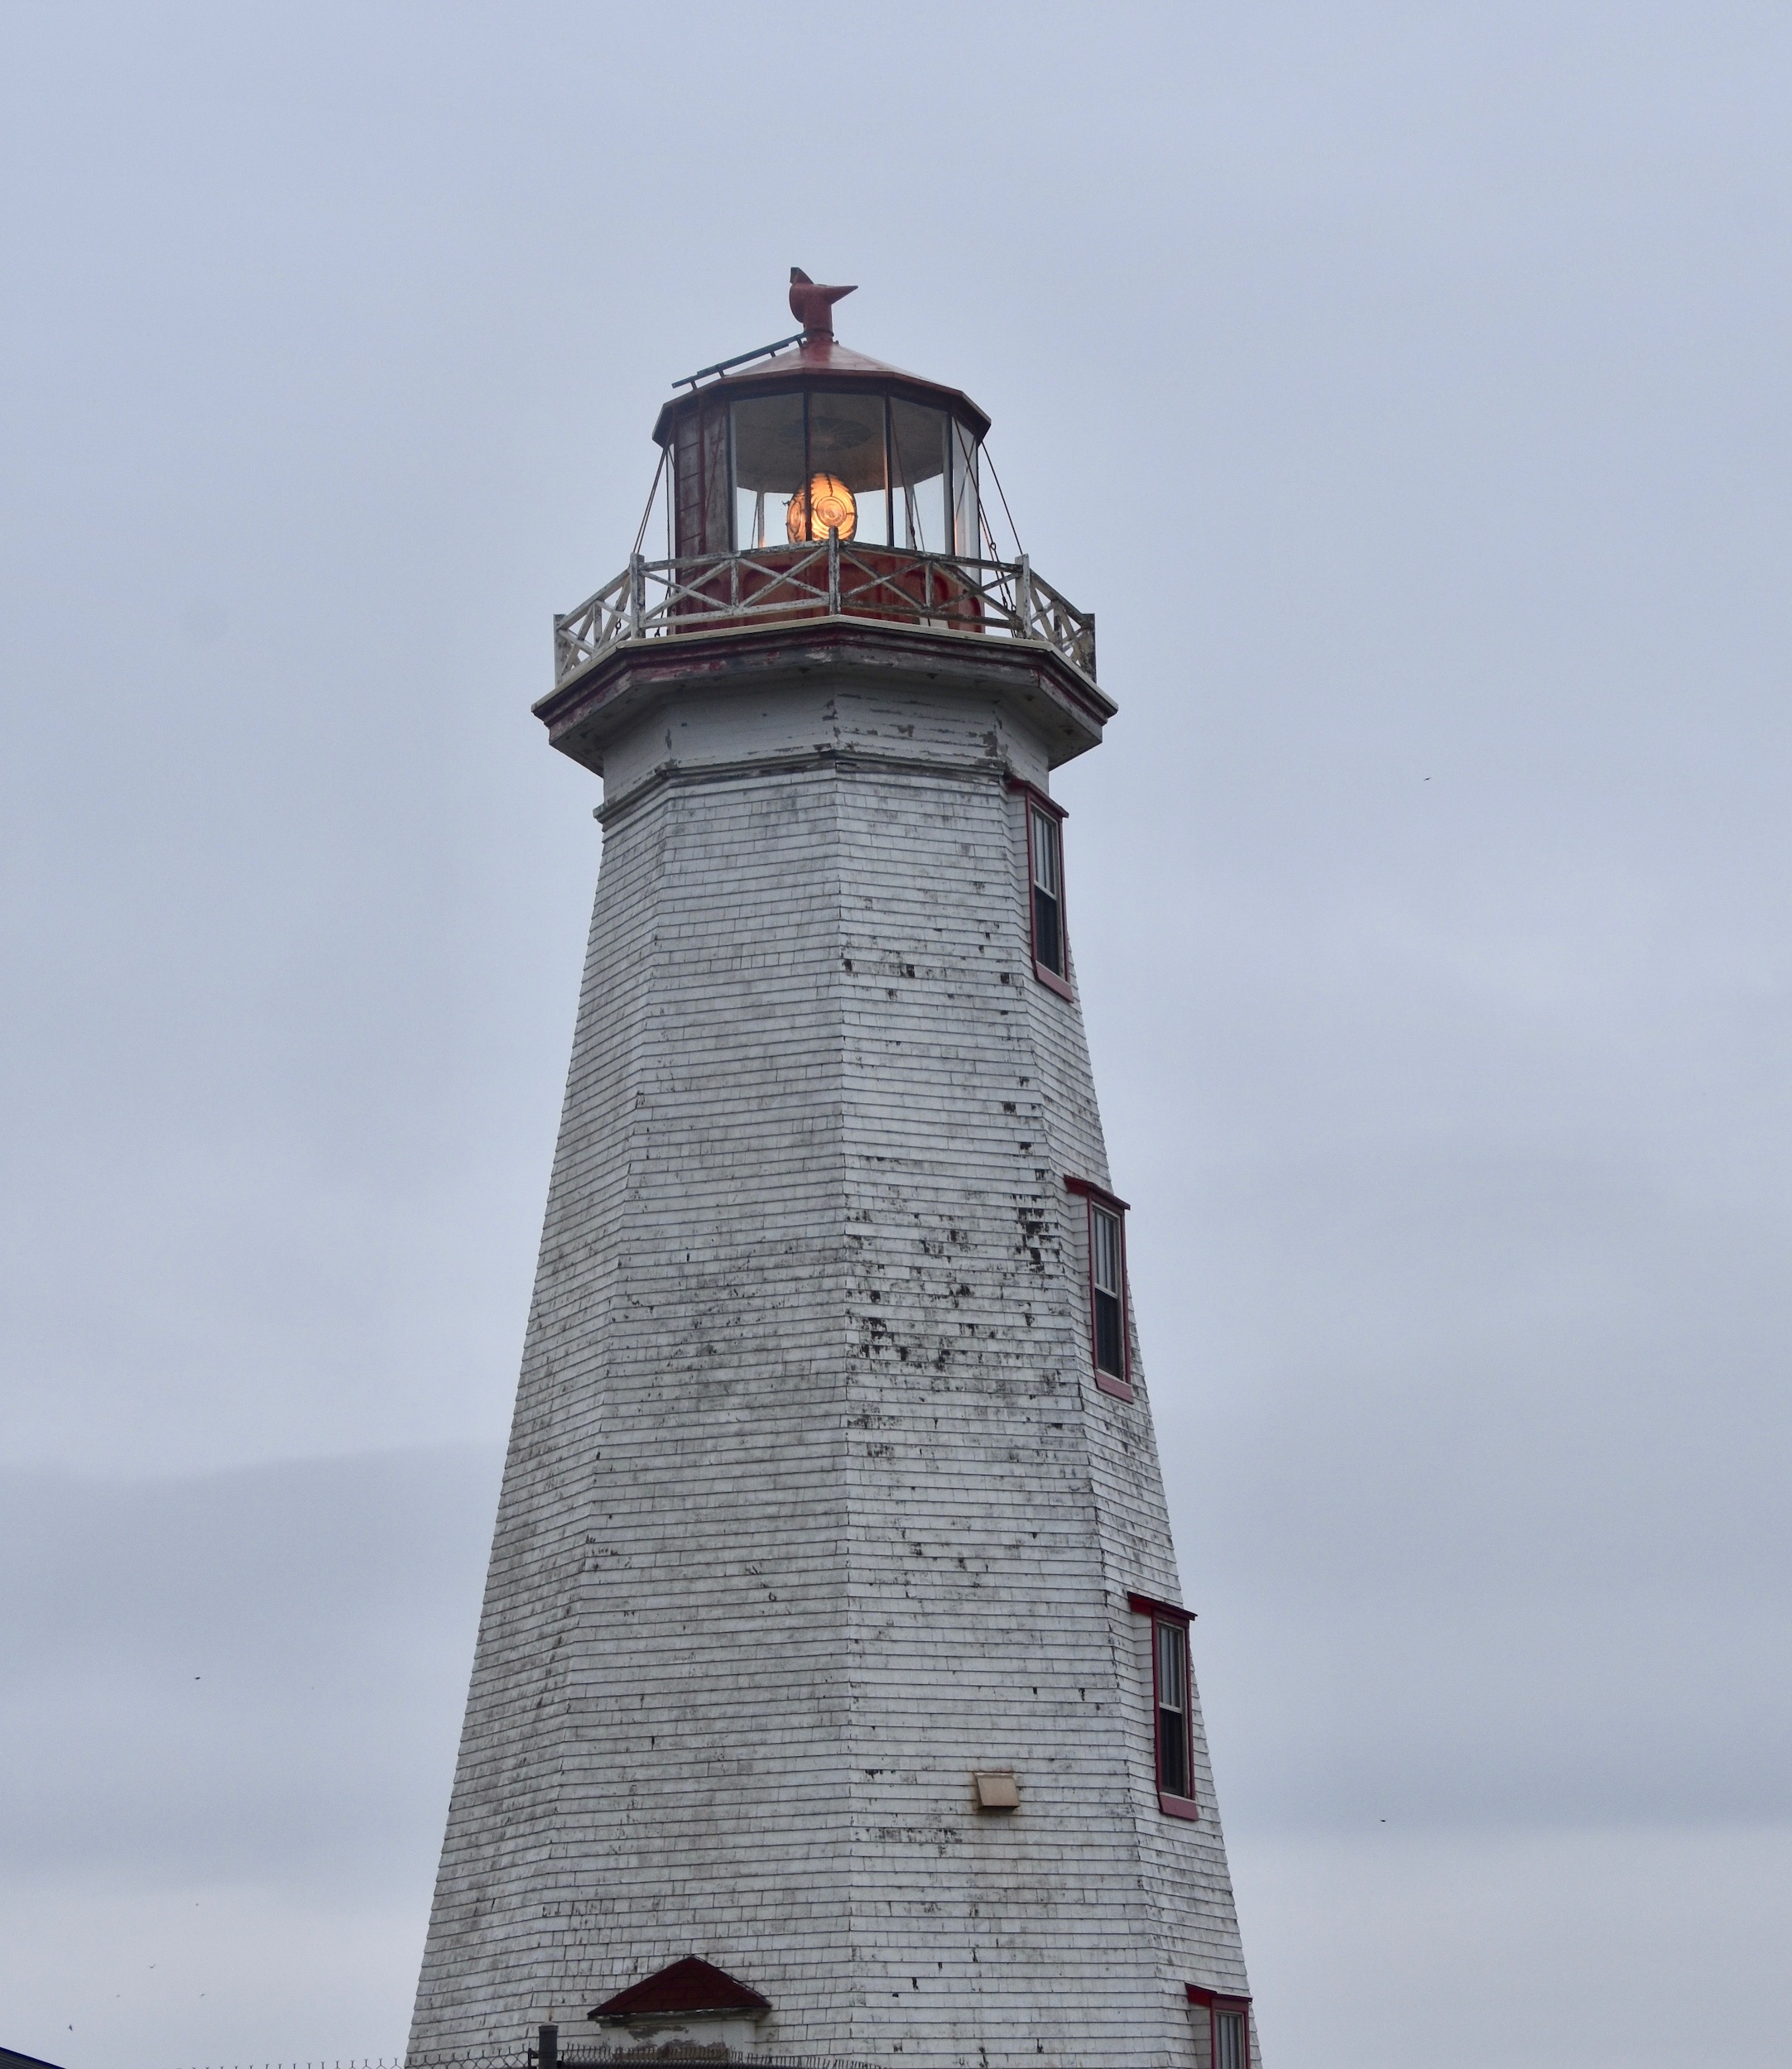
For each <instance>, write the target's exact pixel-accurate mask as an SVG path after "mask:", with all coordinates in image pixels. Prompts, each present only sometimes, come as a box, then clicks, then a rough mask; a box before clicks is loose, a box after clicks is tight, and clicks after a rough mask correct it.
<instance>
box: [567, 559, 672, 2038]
mask: <svg viewBox="0 0 1792 2069" xmlns="http://www.w3.org/2000/svg"><path fill="white" fill-rule="evenodd" d="M646 608H647V564H646V561H645V560H643V559H641V555H640V554H638V553H632V554H630V555H629V556H628V636H629V637H630V638H631V639H632V640H638V639H639V638H640V637H641V619H642V617H644V616H645V615H646ZM545 2030H546V2028H543V2031H544V2032H545ZM555 2030H556V2032H557V2031H558V2030H559V2029H558V2028H555Z"/></svg>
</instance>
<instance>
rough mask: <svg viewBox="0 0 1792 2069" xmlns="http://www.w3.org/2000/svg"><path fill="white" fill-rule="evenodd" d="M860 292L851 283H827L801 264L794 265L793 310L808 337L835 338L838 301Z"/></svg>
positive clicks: (791, 302) (791, 282) (792, 282)
mask: <svg viewBox="0 0 1792 2069" xmlns="http://www.w3.org/2000/svg"><path fill="white" fill-rule="evenodd" d="M857 292H858V290H857V289H856V288H851V287H824V286H821V285H820V284H819V281H812V280H811V279H810V277H809V276H808V274H806V273H805V271H803V269H802V267H801V266H792V267H791V268H790V314H792V315H793V316H794V317H795V319H796V320H797V321H798V323H800V324H801V325H802V326H803V335H804V337H805V338H831V337H832V336H833V335H834V304H835V303H836V302H837V301H839V300H842V299H843V297H844V296H846V295H852V294H856V293H857Z"/></svg>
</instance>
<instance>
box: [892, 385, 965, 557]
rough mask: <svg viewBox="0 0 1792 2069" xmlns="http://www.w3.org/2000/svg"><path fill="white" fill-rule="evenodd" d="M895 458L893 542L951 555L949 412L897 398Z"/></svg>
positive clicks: (894, 422) (893, 420) (894, 423)
mask: <svg viewBox="0 0 1792 2069" xmlns="http://www.w3.org/2000/svg"><path fill="white" fill-rule="evenodd" d="M890 456H891V475H892V479H893V482H894V485H895V492H896V540H895V541H894V543H895V544H896V545H902V546H908V547H912V548H913V550H915V552H916V553H949V552H950V551H951V543H950V541H951V533H950V530H949V526H948V523H947V518H948V516H949V512H948V511H947V508H946V483H947V478H948V477H947V470H946V416H945V412H944V410H926V409H923V408H922V407H921V406H920V405H919V404H918V403H914V402H897V401H891V405H890Z"/></svg>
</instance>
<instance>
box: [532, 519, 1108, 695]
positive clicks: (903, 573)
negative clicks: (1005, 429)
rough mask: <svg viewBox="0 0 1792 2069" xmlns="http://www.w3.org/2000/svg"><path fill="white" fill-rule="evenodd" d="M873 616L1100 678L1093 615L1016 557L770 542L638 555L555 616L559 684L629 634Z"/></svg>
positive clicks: (673, 633)
mask: <svg viewBox="0 0 1792 2069" xmlns="http://www.w3.org/2000/svg"><path fill="white" fill-rule="evenodd" d="M824 616H825V617H858V618H875V619H878V620H881V621H882V622H886V623H887V622H892V621H894V622H896V623H899V624H909V625H917V626H926V627H928V628H930V629H931V630H933V631H944V632H954V633H958V634H961V635H966V636H976V637H979V638H984V639H987V638H990V637H992V636H993V637H995V638H997V639H1010V640H1030V641H1036V642H1037V643H1038V644H1039V645H1040V646H1047V647H1050V649H1051V650H1052V651H1053V652H1055V653H1056V654H1058V655H1060V656H1061V657H1062V658H1063V659H1064V660H1067V661H1068V662H1069V664H1070V665H1071V666H1072V667H1073V668H1074V669H1075V670H1077V672H1078V673H1079V674H1081V675H1083V676H1085V677H1087V678H1088V680H1089V681H1090V682H1092V683H1093V681H1094V679H1095V619H1094V617H1093V614H1092V613H1091V612H1087V611H1079V610H1078V609H1077V608H1076V607H1075V605H1074V604H1073V603H1072V602H1070V601H1069V598H1066V597H1064V596H1061V595H1059V593H1058V591H1057V590H1055V588H1053V587H1052V586H1051V584H1050V583H1049V582H1043V581H1041V580H1040V578H1039V577H1038V576H1037V575H1036V574H1034V572H1033V570H1032V568H1031V565H1030V564H1029V563H1028V561H1027V559H1026V555H1025V554H1022V555H1021V558H1020V559H1018V560H962V559H958V558H957V557H956V556H955V555H954V554H944V553H906V552H903V551H901V550H898V549H897V548H895V547H892V546H853V545H842V544H841V543H840V541H839V540H838V538H836V537H833V536H830V537H829V540H827V543H826V544H825V545H821V544H817V545H813V546H777V547H770V548H761V549H759V550H755V551H751V552H745V553H715V554H699V555H697V556H694V557H692V558H689V559H683V560H646V559H642V558H641V555H640V554H635V555H634V557H633V558H632V559H631V560H630V562H629V564H628V565H627V568H625V569H623V571H622V574H619V575H617V578H615V580H614V581H613V582H607V583H605V584H604V585H603V588H601V589H599V590H598V592H597V593H596V594H595V595H594V596H590V597H587V598H586V599H585V601H584V602H583V603H581V604H580V605H579V607H578V609H577V610H575V611H568V612H565V614H564V616H556V617H555V620H554V686H555V689H559V688H560V685H561V684H563V683H567V682H570V681H571V679H573V677H574V675H577V674H579V673H580V672H581V671H582V670H584V669H586V668H589V666H590V665H591V664H592V663H593V661H595V660H598V658H599V657H600V656H601V655H605V654H608V653H609V652H611V651H612V650H613V649H614V648H616V647H617V646H622V644H623V643H624V642H625V641H629V640H641V639H660V638H666V637H669V636H676V635H678V634H680V633H690V632H705V631H717V630H718V629H719V628H721V627H723V626H744V625H752V624H757V623H761V622H766V621H767V620H772V619H777V618H792V617H799V618H808V617H824Z"/></svg>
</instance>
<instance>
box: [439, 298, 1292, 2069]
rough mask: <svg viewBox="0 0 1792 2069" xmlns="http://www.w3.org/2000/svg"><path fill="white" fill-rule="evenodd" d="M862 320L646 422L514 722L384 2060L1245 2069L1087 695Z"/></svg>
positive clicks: (969, 464)
mask: <svg viewBox="0 0 1792 2069" xmlns="http://www.w3.org/2000/svg"><path fill="white" fill-rule="evenodd" d="M847 291H848V290H844V289H838V290H836V289H829V288H822V287H819V286H814V284H813V283H810V282H809V281H806V280H805V279H804V278H803V277H802V276H800V275H799V276H796V277H795V285H794V286H793V288H792V292H791V304H792V308H793V310H795V313H796V314H797V316H798V317H799V319H800V320H801V321H802V322H803V324H804V331H803V334H802V336H801V338H800V340H799V339H791V340H789V341H787V342H786V346H785V347H784V348H776V349H773V350H771V352H769V353H767V354H760V355H751V356H749V357H748V358H747V359H746V360H744V361H742V362H728V363H726V364H724V365H723V366H721V367H716V368H713V369H709V370H708V372H706V374H705V375H704V376H703V377H697V378H695V379H694V381H692V382H689V383H686V384H685V386H684V390H683V392H680V393H679V394H677V395H676V396H675V399H674V400H673V401H670V402H669V403H668V404H667V405H666V406H665V408H664V409H663V410H661V413H660V418H659V421H658V423H657V425H656V427H655V432H654V435H655V438H656V439H657V441H658V443H659V444H660V446H661V451H662V454H663V456H664V458H663V463H664V465H665V468H666V470H667V477H668V482H667V490H666V503H667V511H668V516H667V525H668V530H669V531H670V553H669V556H668V558H666V559H644V558H643V557H642V556H641V554H639V553H638V551H637V554H635V555H634V556H633V557H632V559H630V562H629V564H628V567H627V570H626V571H625V573H624V574H622V575H620V576H618V577H617V579H616V580H615V581H614V582H613V583H610V584H609V585H608V588H604V589H603V590H600V591H599V592H598V593H597V595H596V596H594V597H593V598H592V599H591V600H590V601H589V602H588V603H586V604H585V605H584V606H583V607H581V608H580V609H579V611H577V612H574V613H572V614H571V615H570V616H569V617H565V618H563V619H562V620H560V622H559V624H558V628H557V640H556V646H557V671H556V680H555V687H554V689H553V690H552V692H551V693H550V694H549V695H548V696H547V697H545V698H544V699H543V700H542V701H541V703H540V704H538V705H537V706H536V710H537V713H538V714H539V715H540V718H542V720H543V721H544V722H545V725H546V727H547V729H548V737H549V739H550V742H552V744H553V745H554V746H555V747H557V748H558V749H559V750H560V751H561V752H562V753H564V754H566V755H569V756H572V757H573V759H574V760H575V761H579V762H580V763H582V764H584V766H586V767H587V768H589V769H590V770H592V771H593V774H595V775H600V776H601V777H602V779H603V805H602V807H601V809H600V811H599V814H598V815H599V817H600V818H602V820H603V828H604V851H603V870H602V876H601V880H600V882H599V884H598V895H597V905H596V910H595V914H594V916H593V921H592V928H591V935H590V943H589V950H588V953H587V957H586V962H585V973H584V990H583V993H582V996H581V999H580V1003H579V1020H578V1030H577V1033H576V1035H575V1037H574V1047H573V1057H572V1066H571V1070H570V1073H569V1078H568V1082H567V1089H566V1099H565V1111H564V1113H563V1116H562V1118H561V1123H560V1140H559V1146H558V1149H557V1150H556V1153H555V1161H554V1169H553V1177H552V1181H551V1184H550V1190H549V1195H548V1204H547V1215H546V1222H545V1228H544V1231H543V1235H542V1241H541V1255H540V1269H539V1273H538V1276H537V1279H536V1289H535V1295H534V1301H533V1305H532V1308H531V1313H530V1319H529V1328H528V1336H527V1341H526V1347H525V1351H524V1355H523V1363H522V1374H521V1384H520V1386H519V1389H518V1393H517V1400H516V1420H515V1425H514V1428H513V1431H512V1438H511V1444H510V1452H509V1457H508V1462H507V1466H506V1468H505V1474H504V1484H503V1494H502V1503H501V1505H500V1509H499V1512H498V1519H497V1535H496V1539H495V1541H494V1543H493V1546H492V1563H491V1570H490V1575H489V1578H488V1583H487V1589H486V1596H485V1605H484V1610H483V1618H482V1621H481V1625H480V1630H479V1638H478V1654H477V1658H476V1659H475V1662H474V1666H473V1681H472V1687H471V1690H470V1692H469V1695H468V1703H467V1714H466V1722H465V1727H464V1735H463V1738H462V1740H461V1748H460V1756H459V1767H458V1769H457V1772H456V1775H455V1780H454V1797H453V1802H452V1806H451V1807H450V1810H449V1819H448V1830H447V1836H446V1839H445V1841H444V1846H443V1851H442V1860H441V1867H440V1876H439V1879H438V1881H437V1884H436V1890H435V1906H434V1910H433V1913H432V1915H431V1918H430V1931H429V1939H428V1945H427V1948H426V1951H425V1956H424V1961H423V1969H422V1975H421V1979H420V1983H419V1985H418V1991H417V2002H416V2016H415V2022H414V2024H413V2027H412V2032H411V2058H412V2061H413V2062H425V2061H427V2060H429V2059H430V2058H431V2057H437V2058H440V2059H444V2060H445V2059H449V2058H452V2059H455V2060H459V2061H467V2060H469V2059H473V2058H479V2059H483V2060H488V2061H489V2060H492V2059H503V2060H507V2061H509V2062H521V2060H522V2059H523V2051H524V2049H525V2048H526V2047H530V2046H535V2047H537V2048H538V2049H539V2050H540V2052H550V2051H555V2050H557V2052H558V2055H559V2057H560V2059H561V2060H562V2061H565V2060H567V2059H569V2058H573V2057H587V2058H599V2057H601V2058H604V2059H620V2058H633V2059H637V2060H641V2061H648V2060H653V2061H665V2060H687V2061H689V2060H708V2061H729V2062H733V2061H745V2062H759V2063H761V2064H769V2063H773V2062H793V2061H794V2062H830V2061H831V2062H840V2061H845V2062H862V2063H868V2064H877V2065H886V2064H891V2063H896V2064H898V2065H899V2066H900V2069H1021V2065H1028V2066H1030V2069H1037V2065H1040V2064H1042V2063H1043V2064H1050V2065H1051V2066H1052V2069H1248V2066H1249V2064H1250V2063H1251V2062H1252V2057H1253V2055H1254V2052H1255V2051H1254V2047H1253V2038H1254V2036H1253V2032H1252V2021H1251V2014H1250V1998H1249V1989H1248V1985H1247V1980H1246V1975H1245V1968H1244V1961H1243V1955H1242V1949H1241V1947H1240V1942H1239V1935H1238V1927H1237V1918H1236V1916H1235V1913H1234V1910H1233V1904H1232V1889H1231V1884H1230V1881H1229V1879H1228V1876H1227V1867H1226V1856H1225V1851H1224V1846H1223V1841H1222V1838H1221V1834H1220V1824H1219V1817H1218V1809H1217V1807H1216V1803H1215V1798H1214V1793H1213V1777H1212V1774H1211V1773H1210V1770H1209V1768H1208V1759H1207V1751H1206V1745H1205V1741H1204V1739H1203V1731H1202V1726H1201V1717H1200V1711H1199V1706H1198V1704H1197V1702H1196V1697H1195V1690H1194V1678H1193V1674H1192V1672H1191V1668H1190V1661H1189V1627H1190V1611H1189V1609H1188V1608H1187V1607H1186V1606H1185V1605H1184V1596H1183V1592H1182V1589H1181V1587H1180V1584H1179V1580H1178V1577H1177V1572H1176V1565H1175V1555H1174V1553H1173V1551H1172V1548H1171V1545H1170V1530H1169V1524H1168V1520H1167V1517H1166V1514H1165V1501H1164V1491H1163V1486H1162V1481H1161V1479H1160V1474H1159V1470H1158V1464H1157V1455H1156V1450H1155V1443H1154V1441H1153V1437H1152V1431H1151V1409H1150V1397H1149V1394H1148V1392H1147V1390H1146V1383H1145V1375H1144V1370H1143V1366H1142V1361H1141V1356H1140V1349H1139V1345H1138V1342H1137V1339H1136V1333H1135V1331H1134V1327H1133V1322H1132V1313H1131V1303H1130V1300H1129V1297H1128V1292H1127V1265H1126V1258H1127V1241H1126V1227H1127V1208H1126V1204H1125V1202H1124V1201H1123V1200H1122V1198H1119V1197H1118V1194H1119V1192H1121V1191H1122V1190H1123V1189H1124V1183H1125V1182H1124V1177H1123V1174H1117V1173H1113V1172H1111V1171H1110V1170H1109V1169H1108V1164H1107V1153H1106V1150H1105V1149H1104V1147H1103V1140H1102V1131H1101V1123H1100V1119H1099V1116H1098V1112H1097V1109H1096V1103H1095V1094H1094V1088H1093V1082H1092V1079H1091V1076H1090V1071H1089V1063H1088V1051H1087V1047H1086V1044H1085V1041H1084V1036H1083V1019H1082V1014H1081V1011H1080V1010H1079V1004H1078V992H1077V978H1076V968H1075V957H1074V946H1075V941H1076V937H1077V930H1078V927H1079V924H1093V922H1092V921H1082V922H1079V919H1078V917H1077V914H1078V907H1077V905H1076V901H1075V881H1074V871H1070V872H1069V873H1068V875H1067V862H1068V861H1069V859H1070V858H1069V842H1067V839H1066V836H1065V829H1064V814H1063V811H1062V809H1061V808H1060V807H1059V805H1057V804H1055V803H1054V802H1053V800H1052V798H1051V794H1050V785H1051V775H1052V771H1053V770H1054V769H1055V768H1057V767H1058V766H1060V765H1061V764H1063V763H1064V762H1065V761H1069V760H1070V759H1072V758H1073V757H1074V756H1077V755H1079V754H1083V753H1085V752H1087V751H1088V749H1090V748H1092V747H1093V746H1097V745H1098V743H1099V742H1100V740H1101V737H1102V729H1103V725H1104V724H1105V722H1107V720H1108V719H1109V718H1112V715H1113V713H1114V706H1113V704H1112V703H1111V702H1110V701H1109V700H1108V698H1107V697H1106V696H1104V695H1103V693H1102V691H1101V690H1100V689H1098V688H1097V686H1096V681H1095V651H1094V636H1093V622H1092V621H1091V620H1090V619H1089V618H1088V617H1087V616H1085V615H1083V613H1081V612H1078V611H1076V610H1074V608H1072V607H1071V606H1070V605H1069V603H1068V602H1066V601H1065V600H1064V598H1063V597H1061V596H1060V595H1059V593H1057V592H1056V591H1055V589H1053V588H1050V586H1049V585H1048V584H1047V583H1045V582H1044V581H1043V580H1042V579H1041V578H1040V577H1039V576H1038V575H1037V574H1035V573H1034V572H1033V570H1032V569H1031V567H1030V566H1029V564H1028V563H1027V562H1026V559H1025V558H1024V557H1021V556H1020V555H1019V554H1018V553H1016V554H1013V555H1012V556H1011V557H1009V558H1006V559H998V558H997V553H996V549H995V545H994V535H993V533H992V529H991V527H990V526H988V525H987V523H986V521H985V516H984V505H983V501H982V497H983V487H984V477H985V472H986V470H985V468H984V466H983V463H982V453H981V448H982V439H983V436H984V434H985V433H986V431H987V429H988V420H987V418H986V417H985V416H984V415H983V412H982V410H980V409H978V407H977V406H976V405H975V404H974V403H973V402H972V401H970V400H969V399H968V397H967V396H964V395H963V394H961V393H960V392H958V391H957V390H955V389H953V388H949V387H944V386H939V385H938V384H937V383H935V382H930V381H924V380H920V379H917V378H916V377H914V376H913V375H910V374H906V373H902V372H898V371H897V370H896V369H895V368H893V367H886V366H883V365H880V364H879V363H878V362H876V361H875V360H872V359H867V358H862V357H861V356H860V355H859V354H858V353H853V352H850V351H848V350H846V349H844V348H843V347H841V346H840V345H839V344H838V343H836V342H835V340H834V334H833V329H832V314H831V310H832V304H833V302H834V300H838V296H839V295H841V294H843V293H845V292H847ZM637 545H638V542H637ZM1067 886H1068V891H1067ZM542 2028H551V2029H552V2030H550V2031H545V2032H543V2031H541V2030H540V2029H542ZM538 2034H539V2038H537V2036H538Z"/></svg>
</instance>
